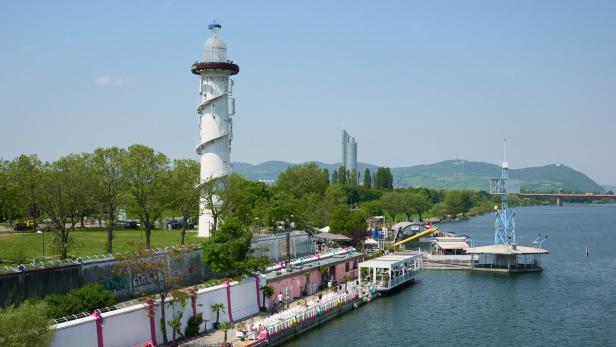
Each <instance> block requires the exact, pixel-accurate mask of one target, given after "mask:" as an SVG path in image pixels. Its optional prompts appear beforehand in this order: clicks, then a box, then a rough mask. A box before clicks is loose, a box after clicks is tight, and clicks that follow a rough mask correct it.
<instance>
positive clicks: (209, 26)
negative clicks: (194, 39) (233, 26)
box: [207, 20, 222, 35]
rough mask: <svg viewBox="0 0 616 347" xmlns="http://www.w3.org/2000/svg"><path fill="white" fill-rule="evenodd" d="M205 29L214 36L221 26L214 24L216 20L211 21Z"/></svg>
mask: <svg viewBox="0 0 616 347" xmlns="http://www.w3.org/2000/svg"><path fill="white" fill-rule="evenodd" d="M207 28H208V29H209V30H210V31H211V32H212V34H214V35H216V33H217V32H219V31H220V29H222V25H220V24H218V23H216V20H213V21H212V24H210V25H208V26H207Z"/></svg>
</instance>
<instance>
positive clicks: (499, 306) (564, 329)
mask: <svg viewBox="0 0 616 347" xmlns="http://www.w3.org/2000/svg"><path fill="white" fill-rule="evenodd" d="M516 224H517V238H518V240H517V241H518V243H519V244H520V245H529V244H530V243H531V242H532V241H533V240H534V239H535V237H536V236H537V234H538V233H542V234H547V235H548V240H547V241H546V242H545V243H544V244H543V247H544V248H546V249H548V250H549V251H550V254H549V255H547V256H544V258H543V263H544V266H545V271H544V272H543V273H539V274H531V273H527V274H517V275H504V274H493V273H478V272H468V271H424V272H423V273H422V274H421V277H420V280H419V281H417V283H415V284H414V285H412V286H410V287H408V288H406V289H403V290H401V291H400V292H398V293H396V294H394V295H392V296H389V297H385V298H382V299H379V300H376V301H375V302H373V303H371V304H369V305H366V306H363V307H361V308H360V309H358V310H356V311H353V312H351V313H349V314H347V315H345V316H343V317H340V318H338V319H335V320H333V321H331V322H329V323H328V324H326V325H325V326H323V327H320V328H317V329H315V330H313V331H311V332H308V333H306V334H304V335H302V336H300V337H298V338H297V339H295V340H294V341H292V342H290V343H288V344H286V346H294V347H300V346H301V347H308V346H315V347H317V346H318V347H321V346H443V345H445V346H453V345H462V346H470V345H481V346H499V345H501V346H503V345H515V346H616V241H615V238H616V205H587V206H584V205H581V206H564V207H556V206H546V207H527V208H519V209H517V214H516ZM493 225H494V217H493V216H492V215H486V216H481V217H476V218H472V219H470V220H467V221H462V222H455V223H448V224H443V225H441V227H440V229H441V230H445V231H453V232H456V233H458V234H468V235H470V236H471V237H472V238H473V239H474V240H475V241H478V243H479V244H489V243H490V242H491V241H492V240H493V238H494V233H493ZM586 245H588V247H589V249H590V256H589V257H586V255H585V246H586Z"/></svg>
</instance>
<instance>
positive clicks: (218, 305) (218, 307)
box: [210, 303, 225, 325]
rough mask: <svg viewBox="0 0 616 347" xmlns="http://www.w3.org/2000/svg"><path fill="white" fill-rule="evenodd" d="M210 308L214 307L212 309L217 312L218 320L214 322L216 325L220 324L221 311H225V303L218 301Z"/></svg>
mask: <svg viewBox="0 0 616 347" xmlns="http://www.w3.org/2000/svg"><path fill="white" fill-rule="evenodd" d="M210 308H211V309H212V311H214V312H216V322H214V325H218V324H220V312H222V313H225V304H223V303H216V304H213V305H212V306H211V307H210Z"/></svg>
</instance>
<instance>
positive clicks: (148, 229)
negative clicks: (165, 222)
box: [145, 221, 166, 343]
mask: <svg viewBox="0 0 616 347" xmlns="http://www.w3.org/2000/svg"><path fill="white" fill-rule="evenodd" d="M151 233H152V226H151V225H150V221H147V222H145V248H147V249H150V248H151V247H150V234H151ZM165 343H166V342H165Z"/></svg>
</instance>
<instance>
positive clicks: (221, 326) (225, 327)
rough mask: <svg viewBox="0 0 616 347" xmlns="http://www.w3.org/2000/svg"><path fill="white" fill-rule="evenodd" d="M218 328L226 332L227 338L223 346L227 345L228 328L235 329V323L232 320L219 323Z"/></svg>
mask: <svg viewBox="0 0 616 347" xmlns="http://www.w3.org/2000/svg"><path fill="white" fill-rule="evenodd" d="M218 329H220V330H223V331H224V332H225V338H224V343H223V346H225V347H226V346H227V330H229V329H233V323H231V322H222V323H220V324H219V325H218Z"/></svg>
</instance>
